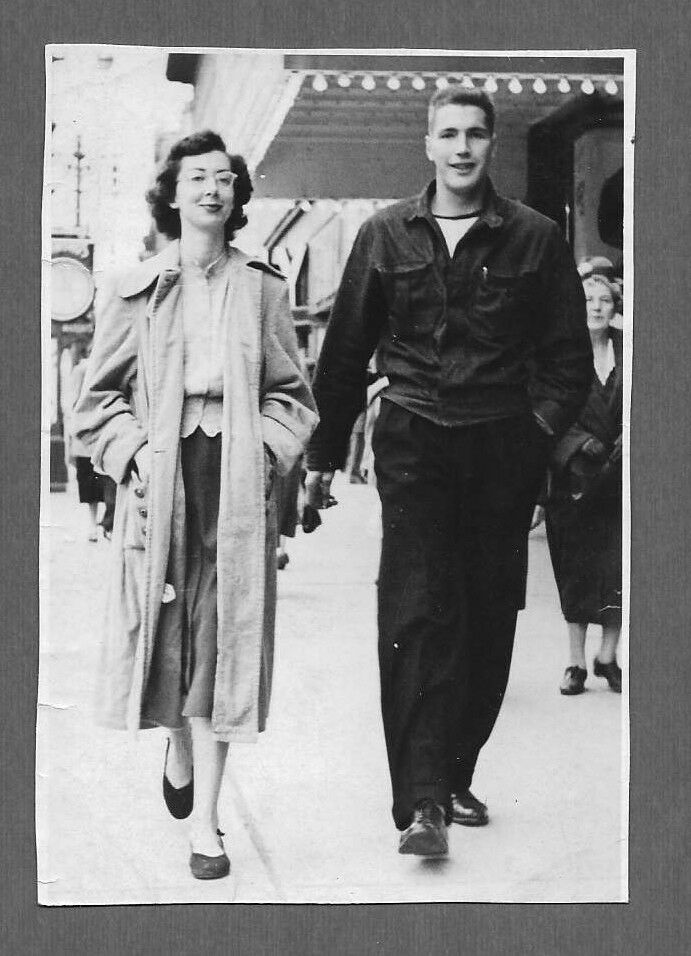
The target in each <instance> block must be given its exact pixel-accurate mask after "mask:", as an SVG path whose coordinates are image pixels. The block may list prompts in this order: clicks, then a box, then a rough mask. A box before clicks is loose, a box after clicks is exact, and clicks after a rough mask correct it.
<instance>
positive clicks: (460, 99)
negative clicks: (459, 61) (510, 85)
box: [427, 84, 494, 135]
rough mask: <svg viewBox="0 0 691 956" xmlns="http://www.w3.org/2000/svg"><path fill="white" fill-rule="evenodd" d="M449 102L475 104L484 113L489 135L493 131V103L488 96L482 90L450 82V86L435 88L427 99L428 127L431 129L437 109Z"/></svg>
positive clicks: (462, 104)
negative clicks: (432, 94) (440, 88)
mask: <svg viewBox="0 0 691 956" xmlns="http://www.w3.org/2000/svg"><path fill="white" fill-rule="evenodd" d="M450 104H454V105H456V106H477V107H478V108H479V109H481V110H482V111H483V113H484V114H485V117H486V119H487V129H488V130H489V132H490V135H492V134H493V133H494V103H493V102H492V100H491V99H490V97H489V96H488V95H487V93H485V91H484V90H477V89H470V90H468V89H466V88H465V87H464V86H459V85H458V84H451V86H447V87H445V88H444V89H443V90H437V92H436V93H435V94H434V96H433V97H432V99H431V100H430V101H429V108H428V110H427V126H428V129H430V130H431V129H432V124H433V122H434V116H435V113H436V112H437V110H438V109H441V107H442V106H449V105H450Z"/></svg>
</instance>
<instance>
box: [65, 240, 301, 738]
mask: <svg viewBox="0 0 691 956" xmlns="http://www.w3.org/2000/svg"><path fill="white" fill-rule="evenodd" d="M229 255H230V263H229V269H230V280H229V291H228V295H227V296H226V299H225V301H226V310H227V312H226V315H225V327H226V330H227V338H226V351H225V362H224V382H223V388H224V393H223V438H222V449H223V450H222V465H221V500H220V508H219V517H218V553H217V573H218V658H217V668H216V684H215V689H214V709H213V714H212V726H213V729H214V731H215V733H216V734H217V735H218V737H219V739H222V740H229V741H231V740H232V741H237V740H243V741H253V740H255V739H256V735H257V733H258V732H259V731H261V730H263V729H264V726H265V721H266V714H267V709H268V703H269V696H270V689H271V670H272V661H273V628H274V616H275V601H276V567H275V509H274V507H273V505H272V502H271V501H270V502H269V506H268V507H267V504H266V501H265V474H264V471H265V457H266V456H265V454H264V447H263V446H264V444H266V445H268V446H269V448H270V449H271V450H272V452H273V454H274V456H275V458H276V469H277V471H278V473H279V474H287V473H288V471H290V469H291V467H292V465H293V463H294V462H295V461H296V459H297V458H298V456H299V455H300V454H301V452H302V451H303V449H304V446H305V444H306V442H307V441H308V439H309V437H310V434H311V432H312V430H313V428H314V426H315V425H316V422H317V415H316V411H315V405H314V401H313V399H312V396H311V393H310V391H309V388H308V386H307V384H306V382H305V380H304V378H303V377H302V374H301V372H300V368H299V362H298V356H297V344H296V339H295V332H294V328H293V324H292V319H291V315H290V310H289V307H288V296H287V286H286V283H285V282H284V281H283V280H282V279H281V278H280V277H279V275H278V274H277V273H274V272H273V270H271V269H270V267H268V266H265V265H264V264H263V263H260V262H257V261H256V260H252V259H251V258H250V257H248V256H246V255H245V254H244V253H242V252H240V251H239V250H238V249H235V248H234V247H232V246H231V247H229ZM179 277H180V246H179V242H173V243H171V244H170V245H169V246H168V247H167V248H166V249H165V250H164V251H163V253H161V254H160V255H159V256H156V257H155V258H152V259H149V260H147V261H145V262H143V263H142V264H141V265H139V266H138V267H136V268H135V269H133V270H132V271H130V272H129V273H127V274H126V275H124V276H123V277H122V278H121V279H120V280H119V281H118V282H117V284H116V287H115V289H114V291H113V293H112V294H111V295H110V297H109V298H108V301H107V304H106V305H105V307H104V309H103V311H102V312H101V314H100V315H99V318H98V320H97V324H96V335H95V340H94V347H93V351H92V355H91V359H90V362H89V368H88V371H87V374H86V378H85V382H84V387H83V389H82V393H81V397H80V399H79V402H78V403H77V406H76V409H75V414H76V419H77V420H76V423H75V431H76V433H77V434H78V435H79V437H80V438H82V439H83V440H84V441H85V442H86V443H87V445H88V446H89V447H90V450H91V456H92V461H93V463H94V466H95V467H96V469H97V470H99V471H102V472H104V473H105V474H108V475H110V476H111V477H112V478H113V479H114V480H115V481H116V482H117V483H118V498H117V505H116V518H115V527H114V530H113V540H112V548H113V559H114V560H113V565H112V577H111V580H110V582H109V590H108V599H107V611H106V621H105V634H104V635H103V638H104V643H103V653H102V660H101V667H100V670H99V675H100V680H99V686H98V701H97V709H98V714H97V716H98V718H99V720H100V722H101V723H104V724H105V725H107V726H111V727H119V728H124V727H127V726H129V727H146V726H151V722H150V721H148V720H147V719H146V717H145V715H144V713H143V706H144V700H145V691H146V685H147V680H148V677H149V672H150V668H151V661H152V654H153V648H154V641H155V640H163V641H165V640H166V637H167V636H168V635H162V634H160V633H157V630H159V631H160V629H159V628H158V625H159V616H160V608H161V602H162V599H163V596H164V586H165V585H166V584H169V585H172V588H173V592H174V593H175V594H176V595H182V593H183V588H184V582H185V494H184V486H183V480H182V469H181V464H180V438H179V435H180V423H181V416H182V407H183V398H184V394H183V382H184V379H183V333H182V315H181V308H180V307H179V304H180V283H179V281H178V280H179ZM144 445H146V447H147V450H148V452H149V455H150V477H149V483H148V492H147V498H146V502H147V513H148V517H147V519H146V535H144V530H143V526H142V521H141V518H140V516H139V513H138V508H139V507H140V506H141V504H142V501H141V499H139V498H137V497H136V496H135V495H134V490H135V488H134V486H133V483H132V482H130V479H129V473H130V469H131V461H132V458H133V456H134V454H135V453H136V452H137V451H138V450H139V449H140V448H142V446H144ZM173 592H171V590H170V588H167V589H166V596H169V595H170V594H171V593H173ZM174 600H175V601H177V603H178V604H179V605H180V615H182V614H183V612H184V609H183V608H182V601H181V600H179V599H178V598H174ZM175 618H176V615H175V614H172V615H170V614H168V613H167V614H166V615H165V620H166V621H169V620H170V621H172V622H174V621H175ZM179 624H180V620H178V625H179ZM181 633H182V628H181V627H180V626H178V627H173V628H172V630H171V634H170V637H171V640H173V641H175V640H177V641H178V642H179V640H180V634H181ZM170 652H172V653H177V649H176V648H175V646H174V645H173V646H171V648H170ZM175 692H177V688H175V689H171V693H175Z"/></svg>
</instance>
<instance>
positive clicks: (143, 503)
mask: <svg viewBox="0 0 691 956" xmlns="http://www.w3.org/2000/svg"><path fill="white" fill-rule="evenodd" d="M141 491H143V494H141V495H140V494H139V492H141ZM122 507H123V512H124V514H123V529H122V546H123V548H132V549H134V550H136V551H143V550H144V549H145V547H146V534H145V533H144V526H145V524H146V510H147V508H148V489H147V488H146V486H145V485H140V484H139V483H138V482H137V481H136V480H135V479H132V478H130V479H129V481H128V482H127V484H126V485H125V489H124V496H123V498H122Z"/></svg>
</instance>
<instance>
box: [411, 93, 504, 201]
mask: <svg viewBox="0 0 691 956" xmlns="http://www.w3.org/2000/svg"><path fill="white" fill-rule="evenodd" d="M494 145H495V140H494V136H493V135H492V133H490V130H489V126H488V124H487V116H486V114H485V111H484V110H483V109H481V108H480V107H479V106H470V105H464V104H458V103H448V104H446V105H445V106H440V107H439V108H438V109H437V110H436V111H435V113H434V116H433V117H432V121H431V125H430V130H429V133H428V134H427V136H426V137H425V146H426V149H427V158H428V159H430V160H431V161H432V162H433V163H434V166H435V169H436V179H437V196H438V197H439V198H440V199H442V200H443V198H448V199H453V198H454V197H455V198H456V200H458V199H460V200H462V201H463V202H464V203H466V204H467V203H473V204H474V203H476V202H479V201H481V199H482V194H483V191H484V188H485V184H486V182H487V177H488V175H489V168H490V164H491V162H492V157H493V155H494Z"/></svg>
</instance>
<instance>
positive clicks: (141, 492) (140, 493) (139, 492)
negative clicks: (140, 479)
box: [134, 488, 144, 498]
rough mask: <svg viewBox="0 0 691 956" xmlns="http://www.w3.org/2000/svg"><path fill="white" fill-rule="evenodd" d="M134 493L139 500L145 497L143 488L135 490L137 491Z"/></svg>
mask: <svg viewBox="0 0 691 956" xmlns="http://www.w3.org/2000/svg"><path fill="white" fill-rule="evenodd" d="M134 493H135V495H136V496H137V498H143V497H144V489H143V488H135V489H134Z"/></svg>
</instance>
